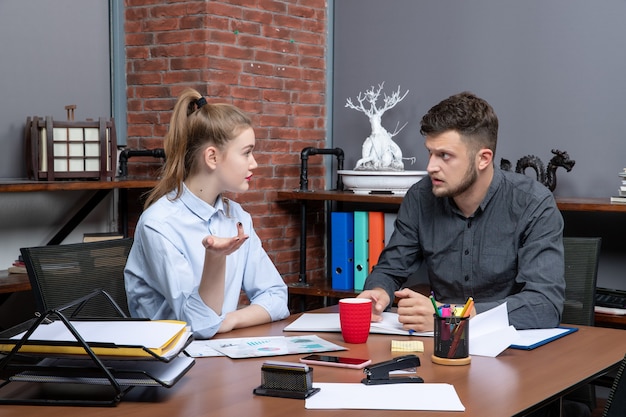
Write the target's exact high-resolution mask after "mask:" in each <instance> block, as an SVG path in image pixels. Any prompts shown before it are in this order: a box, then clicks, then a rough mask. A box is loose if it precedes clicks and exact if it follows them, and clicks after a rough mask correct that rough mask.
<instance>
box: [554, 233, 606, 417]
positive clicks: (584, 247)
mask: <svg viewBox="0 0 626 417" xmlns="http://www.w3.org/2000/svg"><path fill="white" fill-rule="evenodd" d="M601 244H602V238H599V237H564V238H563V248H564V254H565V303H564V306H563V315H562V317H561V322H562V323H564V324H573V325H582V326H593V323H594V314H595V313H594V308H595V304H596V283H597V278H598V260H599V257H600V245H601ZM564 399H565V400H566V401H567V400H568V401H573V402H574V403H576V402H578V403H582V404H585V405H586V406H587V407H588V408H589V409H590V410H593V409H595V408H596V388H595V386H594V385H592V384H587V385H585V386H583V387H581V388H579V389H577V390H575V391H573V392H572V393H570V394H568V395H566V396H565V398H564ZM569 406H570V407H572V406H575V404H571V403H570V404H569Z"/></svg>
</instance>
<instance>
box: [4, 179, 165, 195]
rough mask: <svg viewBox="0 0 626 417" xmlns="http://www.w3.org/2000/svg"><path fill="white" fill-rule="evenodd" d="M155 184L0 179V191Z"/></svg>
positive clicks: (144, 181)
mask: <svg viewBox="0 0 626 417" xmlns="http://www.w3.org/2000/svg"><path fill="white" fill-rule="evenodd" d="M156 184H157V180H155V179H114V180H111V181H97V180H94V181H72V180H67V181H32V180H23V179H0V193H23V192H36V191H82V190H113V189H116V188H126V189H130V188H152V187H154V186H155V185H156Z"/></svg>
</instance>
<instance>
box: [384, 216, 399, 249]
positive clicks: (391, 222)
mask: <svg viewBox="0 0 626 417" xmlns="http://www.w3.org/2000/svg"><path fill="white" fill-rule="evenodd" d="M384 217H385V245H386V244H387V243H389V241H390V240H391V235H392V234H393V231H394V229H395V228H396V226H395V223H396V218H397V217H398V214H397V213H385V215H384Z"/></svg>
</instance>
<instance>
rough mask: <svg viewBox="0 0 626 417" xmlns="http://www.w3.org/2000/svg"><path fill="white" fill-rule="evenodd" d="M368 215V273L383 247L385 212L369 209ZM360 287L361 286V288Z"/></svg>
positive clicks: (376, 261)
mask: <svg viewBox="0 0 626 417" xmlns="http://www.w3.org/2000/svg"><path fill="white" fill-rule="evenodd" d="M368 215H369V226H368V227H369V238H368V243H369V248H368V252H369V255H368V265H369V267H368V271H367V272H368V273H370V272H372V268H374V265H376V264H377V263H378V257H379V256H380V253H381V252H382V251H383V249H384V248H385V213H383V212H382V211H370V212H369V213H368ZM361 289H362V288H361Z"/></svg>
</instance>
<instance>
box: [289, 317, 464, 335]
mask: <svg viewBox="0 0 626 417" xmlns="http://www.w3.org/2000/svg"><path fill="white" fill-rule="evenodd" d="M382 317H383V321H381V322H372V323H371V324H370V333H378V334H397V335H402V336H408V335H409V333H408V332H407V331H406V330H405V329H403V328H402V324H401V323H400V322H399V321H398V314H397V313H391V312H388V311H386V312H384V313H383V315H382ZM283 330H284V331H286V332H341V324H340V323H339V313H304V314H302V315H301V316H300V317H298V318H297V319H296V320H294V321H293V322H292V323H291V324H289V325H288V326H287V327H285V328H284V329H283ZM470 334H471V333H470ZM432 335H433V332H417V333H413V336H432Z"/></svg>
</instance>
